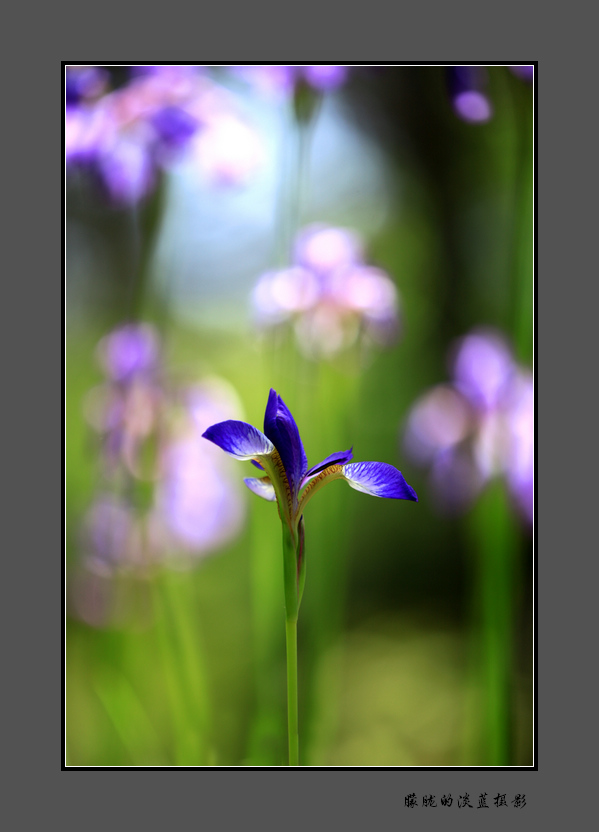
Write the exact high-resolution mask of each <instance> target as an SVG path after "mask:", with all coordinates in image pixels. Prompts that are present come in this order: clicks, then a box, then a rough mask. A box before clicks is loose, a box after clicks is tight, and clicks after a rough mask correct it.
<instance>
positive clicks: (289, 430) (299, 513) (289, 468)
mask: <svg viewBox="0 0 599 832" xmlns="http://www.w3.org/2000/svg"><path fill="white" fill-rule="evenodd" d="M203 436H204V437H205V438H206V439H208V440H210V442H213V443H214V444H215V445H217V446H218V447H219V448H222V450H223V451H226V453H228V454H229V455H230V456H232V457H235V459H240V460H249V461H251V462H252V463H253V464H254V465H256V466H257V467H258V468H260V469H261V470H262V471H263V474H264V476H262V477H249V478H247V479H246V480H245V484H246V485H247V486H248V488H249V489H250V490H251V491H253V492H254V494H257V495H258V496H259V497H263V498H264V499H266V500H270V501H273V502H274V501H275V500H276V502H277V505H278V509H279V516H280V518H281V523H282V527H283V567H284V584H285V610H286V618H287V621H286V632H287V695H288V728H289V765H291V766H293V765H298V764H299V750H298V749H299V744H298V730H297V617H298V611H299V605H300V601H301V597H302V592H303V586H304V577H305V557H304V509H305V508H306V505H307V503H308V501H309V500H310V499H311V498H312V496H313V495H314V494H315V493H316V492H317V491H318V490H319V489H320V488H322V486H323V485H326V483H328V482H332V481H333V480H339V479H343V480H345V481H346V482H347V483H348V484H349V485H350V486H351V487H352V488H355V489H356V490H357V491H363V492H365V493H366V494H372V495H373V496H374V497H391V498H392V499H396V500H414V501H415V502H418V497H417V496H416V492H415V491H414V489H413V488H412V487H411V486H409V485H408V483H407V482H406V481H405V479H404V478H403V476H402V474H401V472H400V471H398V470H397V469H396V468H394V467H393V466H392V465H388V464H387V463H385V462H354V463H351V462H350V460H351V459H352V457H353V454H352V449H351V448H350V449H349V450H347V451H339V452H338V453H334V454H331V455H330V456H327V457H326V459H323V460H322V462H319V463H318V465H314V466H312V467H311V468H308V460H307V457H306V452H305V451H304V446H303V444H302V440H301V438H300V434H299V430H298V428H297V425H296V423H295V420H294V418H293V416H292V415H291V411H290V410H289V408H288V407H287V405H286V404H285V402H284V401H283V399H282V398H281V397H280V396H279V395H278V393H277V392H276V391H275V390H272V389H271V391H270V395H269V397H268V403H267V405H266V413H265V414H264V433H263V432H262V431H261V430H258V428H255V427H254V426H253V425H249V424H247V422H238V421H234V420H228V421H226V422H219V423H218V424H216V425H212V427H209V428H208V430H206V431H205V432H204V434H203Z"/></svg>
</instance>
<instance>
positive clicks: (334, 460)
mask: <svg viewBox="0 0 599 832" xmlns="http://www.w3.org/2000/svg"><path fill="white" fill-rule="evenodd" d="M352 451H353V447H352V448H350V449H349V450H347V451H338V452H337V453H336V454H331V455H330V456H327V457H326V459H323V460H322V462H319V463H318V465H313V466H312V468H310V470H309V471H306V477H305V479H306V480H307V479H308V477H313V476H314V475H315V474H318V473H320V471H324V469H325V468H328V467H329V465H345V463H346V462H349V461H350V459H353V456H354V455H353V453H352Z"/></svg>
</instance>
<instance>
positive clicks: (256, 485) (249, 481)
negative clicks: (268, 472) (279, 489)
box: [244, 477, 277, 503]
mask: <svg viewBox="0 0 599 832" xmlns="http://www.w3.org/2000/svg"><path fill="white" fill-rule="evenodd" d="M244 483H245V484H246V485H247V487H248V488H249V489H250V491H253V492H254V494H257V495H258V497H262V498H263V499H264V500H268V501H269V502H271V503H274V501H275V500H276V499H277V495H276V493H275V489H274V486H273V484H272V483H271V482H270V480H269V479H268V477H247V478H246V479H244Z"/></svg>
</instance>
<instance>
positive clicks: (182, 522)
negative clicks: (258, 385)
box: [150, 380, 245, 556]
mask: <svg viewBox="0 0 599 832" xmlns="http://www.w3.org/2000/svg"><path fill="white" fill-rule="evenodd" d="M185 399H186V402H185V412H186V419H185V426H184V429H183V430H182V431H181V433H180V434H179V435H178V436H177V437H176V438H173V439H172V440H171V441H169V442H167V443H166V444H165V446H164V448H163V451H162V454H161V478H160V480H159V483H158V485H157V488H156V495H155V505H154V509H153V511H152V514H151V517H150V524H151V528H152V529H153V533H154V540H155V541H160V546H161V547H162V548H163V549H164V550H165V553H166V552H168V551H173V550H174V551H175V552H181V551H184V552H187V553H190V554H192V555H194V556H198V555H204V554H206V553H207V552H210V551H212V550H214V549H216V548H219V547H221V546H224V545H225V544H226V543H228V542H230V541H231V540H233V539H234V538H235V537H236V536H237V534H238V533H239V531H240V530H241V526H242V524H243V521H244V518H245V501H244V499H243V497H242V494H241V489H240V487H239V486H238V482H237V478H236V477H234V476H233V475H232V474H231V467H232V466H231V464H230V460H228V459H226V458H223V455H222V454H220V453H219V452H218V451H217V449H216V448H214V447H212V446H210V445H208V444H207V443H206V442H204V441H203V440H202V433H203V432H204V431H205V430H206V428H207V427H208V426H209V425H210V424H212V422H213V420H214V419H219V420H220V419H226V418H231V417H234V416H237V415H239V403H238V399H237V396H236V394H235V393H234V391H233V390H232V388H230V387H229V386H228V385H226V384H225V383H224V382H222V381H219V380H209V381H205V382H204V383H203V384H201V385H197V386H196V387H194V388H192V389H190V390H188V391H187V393H186V396H185Z"/></svg>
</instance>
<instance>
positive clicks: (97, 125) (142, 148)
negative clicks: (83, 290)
mask: <svg viewBox="0 0 599 832" xmlns="http://www.w3.org/2000/svg"><path fill="white" fill-rule="evenodd" d="M88 69H98V68H97V67H95V68H94V67H89V68H88ZM136 70H137V71H136V72H135V73H133V74H132V77H131V80H130V81H129V83H128V84H126V85H125V86H123V87H121V88H120V89H117V90H114V91H113V92H110V93H108V94H106V95H101V96H100V97H98V98H97V99H96V100H93V101H91V100H83V99H82V98H81V97H80V96H79V97H78V96H77V95H75V94H74V93H69V95H68V99H67V107H66V114H65V122H66V162H67V168H70V167H72V166H73V165H78V166H79V167H83V168H84V169H85V170H88V171H90V172H91V173H93V174H95V175H96V177H97V178H98V179H99V181H100V183H101V185H102V186H103V187H104V189H105V191H106V193H107V195H108V197H109V198H110V200H111V201H112V202H114V203H115V204H116V205H129V204H134V203H136V202H138V201H139V200H140V199H142V198H143V197H145V196H146V195H147V194H149V193H150V192H151V190H152V189H153V188H154V186H155V184H156V182H157V180H158V176H159V172H160V171H161V170H162V169H164V168H168V167H169V166H170V165H172V164H173V163H175V162H176V161H178V160H179V159H182V158H184V157H185V156H189V157H191V158H192V159H196V161H197V167H198V170H199V171H201V172H202V173H203V175H205V176H206V177H207V178H208V179H209V180H210V181H212V182H216V183H223V182H226V183H227V184H231V183H232V184H239V183H242V182H243V181H245V180H246V179H247V177H248V176H249V175H250V174H251V173H252V172H253V171H254V170H255V168H256V167H257V166H258V165H259V164H260V163H261V161H262V145H261V143H260V142H259V139H258V137H257V135H256V134H255V133H254V132H253V131H252V130H251V128H250V127H249V126H248V125H246V124H245V123H244V122H243V120H242V119H241V118H240V116H239V114H238V112H237V108H236V105H235V101H234V99H233V98H232V96H231V95H230V94H229V93H227V91H226V90H225V89H224V88H222V87H220V86H218V85H217V84H215V83H214V82H213V81H211V80H210V79H209V78H208V77H207V76H206V75H205V74H204V72H203V67H200V66H176V65H175V66H163V67H162V66H147V67H137V68H136ZM70 83H71V86H72V82H70ZM217 149H218V152H217Z"/></svg>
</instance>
